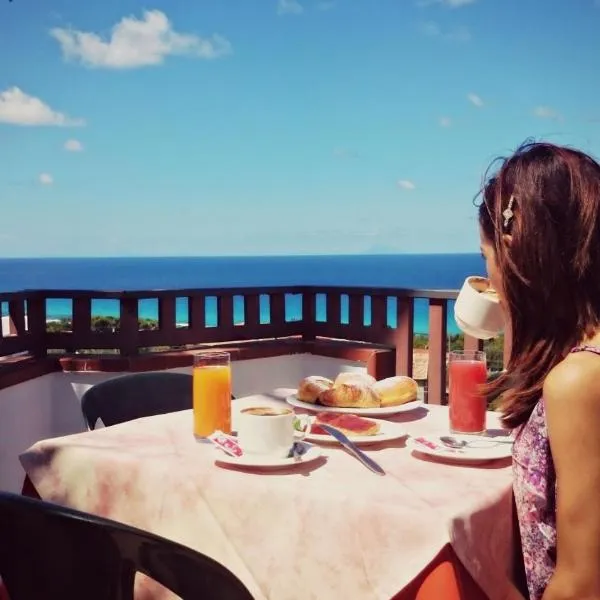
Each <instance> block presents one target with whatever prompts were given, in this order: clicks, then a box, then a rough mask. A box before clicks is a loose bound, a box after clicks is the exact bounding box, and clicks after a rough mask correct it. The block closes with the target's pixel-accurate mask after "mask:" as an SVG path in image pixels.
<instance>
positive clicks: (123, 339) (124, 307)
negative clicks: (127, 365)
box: [118, 297, 140, 356]
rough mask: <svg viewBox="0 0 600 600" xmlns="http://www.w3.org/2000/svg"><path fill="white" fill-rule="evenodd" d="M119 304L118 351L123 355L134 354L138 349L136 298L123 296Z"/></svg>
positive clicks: (138, 327)
mask: <svg viewBox="0 0 600 600" xmlns="http://www.w3.org/2000/svg"><path fill="white" fill-rule="evenodd" d="M120 305H121V318H120V328H119V336H118V338H119V352H120V353H121V355H123V356H135V355H136V354H138V351H139V343H138V337H139V329H140V326H139V321H138V299H137V298H131V297H124V298H121V302H120Z"/></svg>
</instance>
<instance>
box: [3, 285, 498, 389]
mask: <svg viewBox="0 0 600 600" xmlns="http://www.w3.org/2000/svg"><path fill="white" fill-rule="evenodd" d="M456 296H457V291H456V290H449V291H440V290H411V289H393V288H358V287H353V288H342V287H306V286H303V287H300V286H298V287H285V288H284V287H274V288H273V287H272V288H235V289H234V288H226V289H184V290H151V291H126V292H125V291H122V292H110V291H93V290H32V291H23V292H17V293H4V294H0V302H2V303H7V304H8V308H9V316H10V319H6V318H4V319H3V325H4V327H3V331H2V337H1V338H0V356H7V355H11V354H15V353H19V352H27V353H29V354H31V355H32V356H35V357H44V356H46V355H47V354H48V352H49V351H53V350H59V351H63V352H65V353H73V352H75V351H85V350H88V351H89V350H92V349H96V350H103V349H104V350H106V349H113V350H115V351H116V352H118V353H119V354H120V355H122V356H133V355H136V354H137V353H139V352H140V350H141V349H147V348H153V347H177V346H189V345H195V344H204V343H213V342H226V341H242V340H262V339H272V338H285V337H291V336H301V337H302V339H304V340H306V341H310V340H314V339H317V338H336V339H341V340H350V341H354V342H362V343H369V344H375V345H381V346H385V347H390V348H395V350H396V372H397V373H398V374H406V375H412V367H413V337H414V306H415V304H414V302H415V299H416V298H425V299H427V300H428V302H429V325H428V332H429V334H428V335H429V343H428V347H429V364H428V395H429V397H430V398H437V399H440V398H443V396H444V395H445V389H446V352H447V320H448V303H449V301H451V300H453V299H455V298H456ZM236 297H239V298H238V299H237V303H238V306H239V303H240V302H242V303H243V311H242V312H243V315H242V318H241V319H238V322H236V320H235V319H234V302H236V300H235V299H236ZM180 298H187V309H188V310H187V312H188V315H187V317H188V318H187V319H186V321H187V324H184V325H182V324H181V323H177V319H176V303H177V300H178V299H180ZM209 298H210V299H211V302H212V303H213V305H216V313H217V319H216V323H214V324H210V323H209V324H207V321H206V304H207V300H208V299H209ZM240 298H241V299H242V300H240ZM294 298H295V301H296V305H297V304H298V301H300V302H301V310H300V312H299V314H296V315H289V314H288V312H289V311H286V307H287V305H289V304H291V303H292V301H293V300H294ZM52 299H70V300H71V301H72V315H71V323H72V327H71V331H68V332H65V331H60V332H50V331H48V325H47V318H48V315H47V314H46V302H47V300H52ZM95 299H99V300H100V299H113V300H116V301H118V305H119V309H120V311H119V312H120V326H119V327H118V329H117V330H116V331H96V330H93V329H92V301H93V300H95ZM145 299H157V301H158V326H157V328H156V329H150V330H143V329H140V321H139V303H140V301H141V300H145ZM286 300H287V302H286ZM322 301H324V302H325V316H324V319H322V318H321V315H319V314H318V311H317V304H318V303H319V305H320V303H321V302H322ZM369 301H370V307H369V308H370V310H367V307H368V304H369ZM390 302H392V305H393V304H394V302H395V305H396V326H391V324H390V323H388V314H389V311H388V303H390ZM267 303H268V308H267V307H266V304H267ZM342 305H343V306H344V308H345V310H344V311H342ZM342 313H345V314H342ZM265 315H266V317H267V318H261V316H262V317H265ZM7 322H9V323H10V327H6V323H7ZM211 325H212V326H211ZM464 345H465V348H469V349H478V348H480V347H481V342H480V341H479V340H476V339H473V338H470V337H468V336H467V337H465V344H464ZM506 352H507V349H506V348H505V353H506Z"/></svg>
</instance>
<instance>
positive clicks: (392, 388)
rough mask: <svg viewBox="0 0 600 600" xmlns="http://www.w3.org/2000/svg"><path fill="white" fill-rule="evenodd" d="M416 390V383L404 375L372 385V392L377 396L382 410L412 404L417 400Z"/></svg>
mask: <svg viewBox="0 0 600 600" xmlns="http://www.w3.org/2000/svg"><path fill="white" fill-rule="evenodd" d="M418 390H419V385H418V383H417V382H416V381H415V380H414V379H411V378H410V377H406V376H405V375H396V376H395V377H388V378H387V379H382V380H381V381H378V382H377V383H375V384H374V385H373V391H374V392H375V393H376V394H377V395H378V396H379V398H380V401H381V407H382V408H386V407H388V406H398V405H400V404H406V403H407V402H412V401H413V400H416V399H417V392H418Z"/></svg>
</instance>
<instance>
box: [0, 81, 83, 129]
mask: <svg viewBox="0 0 600 600" xmlns="http://www.w3.org/2000/svg"><path fill="white" fill-rule="evenodd" d="M0 123H9V124H11V125H54V126H58V127H66V126H75V125H85V121H84V120H83V119H72V118H71V117H69V116H67V115H66V114H64V113H61V112H58V111H55V110H53V109H52V108H50V107H49V106H48V105H47V104H46V103H45V102H43V101H42V100H40V99H39V98H36V97H35V96H30V95H29V94H26V93H25V92H24V91H23V90H21V89H20V88H18V87H11V88H8V89H7V90H4V91H3V92H0Z"/></svg>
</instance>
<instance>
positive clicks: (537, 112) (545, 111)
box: [533, 106, 562, 121]
mask: <svg viewBox="0 0 600 600" xmlns="http://www.w3.org/2000/svg"><path fill="white" fill-rule="evenodd" d="M533 116H534V117H538V119H552V120H556V121H558V120H560V119H562V116H561V114H560V113H559V112H558V111H557V110H555V109H554V108H551V107H550V106H536V107H535V108H534V109H533Z"/></svg>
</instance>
